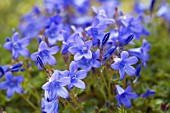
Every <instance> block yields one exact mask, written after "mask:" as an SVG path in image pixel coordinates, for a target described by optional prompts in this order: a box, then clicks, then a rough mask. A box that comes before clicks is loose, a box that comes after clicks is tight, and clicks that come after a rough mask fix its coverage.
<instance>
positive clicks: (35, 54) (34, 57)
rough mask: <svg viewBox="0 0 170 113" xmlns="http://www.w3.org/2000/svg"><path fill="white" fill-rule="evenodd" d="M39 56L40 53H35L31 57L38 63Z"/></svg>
mask: <svg viewBox="0 0 170 113" xmlns="http://www.w3.org/2000/svg"><path fill="white" fill-rule="evenodd" d="M38 54H39V52H35V53H33V54H32V55H31V59H32V60H33V61H37V55H38Z"/></svg>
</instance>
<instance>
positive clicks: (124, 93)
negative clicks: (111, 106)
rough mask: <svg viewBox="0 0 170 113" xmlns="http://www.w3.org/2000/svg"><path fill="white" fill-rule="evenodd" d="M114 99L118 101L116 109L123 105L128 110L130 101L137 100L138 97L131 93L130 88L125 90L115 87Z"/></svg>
mask: <svg viewBox="0 0 170 113" xmlns="http://www.w3.org/2000/svg"><path fill="white" fill-rule="evenodd" d="M116 92H117V95H116V99H117V100H118V106H117V107H118V108H120V105H121V104H123V105H124V106H125V107H127V108H130V107H131V102H130V99H134V98H137V97H138V95H137V94H135V93H132V87H131V86H128V87H127V88H126V90H124V89H123V88H121V87H120V86H119V85H116Z"/></svg>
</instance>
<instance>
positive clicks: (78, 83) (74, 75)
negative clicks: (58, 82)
mask: <svg viewBox="0 0 170 113" xmlns="http://www.w3.org/2000/svg"><path fill="white" fill-rule="evenodd" d="M76 65H77V64H76V63H75V62H74V61H72V62H71V63H70V67H69V76H70V77H71V79H70V84H68V89H69V90H70V89H72V88H73V87H74V86H75V87H77V88H80V89H83V90H85V89H86V86H85V83H84V82H83V81H82V80H81V79H84V78H86V76H87V71H85V70H79V71H77V66H76Z"/></svg>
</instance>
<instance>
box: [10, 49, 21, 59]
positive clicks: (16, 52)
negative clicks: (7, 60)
mask: <svg viewBox="0 0 170 113" xmlns="http://www.w3.org/2000/svg"><path fill="white" fill-rule="evenodd" d="M18 56H19V53H18V51H17V50H15V49H12V58H13V59H14V60H16V59H17V58H18Z"/></svg>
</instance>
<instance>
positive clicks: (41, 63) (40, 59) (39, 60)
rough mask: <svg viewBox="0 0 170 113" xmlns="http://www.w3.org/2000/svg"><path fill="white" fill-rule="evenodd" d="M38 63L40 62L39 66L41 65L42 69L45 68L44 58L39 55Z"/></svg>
mask: <svg viewBox="0 0 170 113" xmlns="http://www.w3.org/2000/svg"><path fill="white" fill-rule="evenodd" d="M37 61H38V63H39V65H40V66H41V67H42V68H44V63H43V61H42V58H41V57H40V56H39V55H37Z"/></svg>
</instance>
